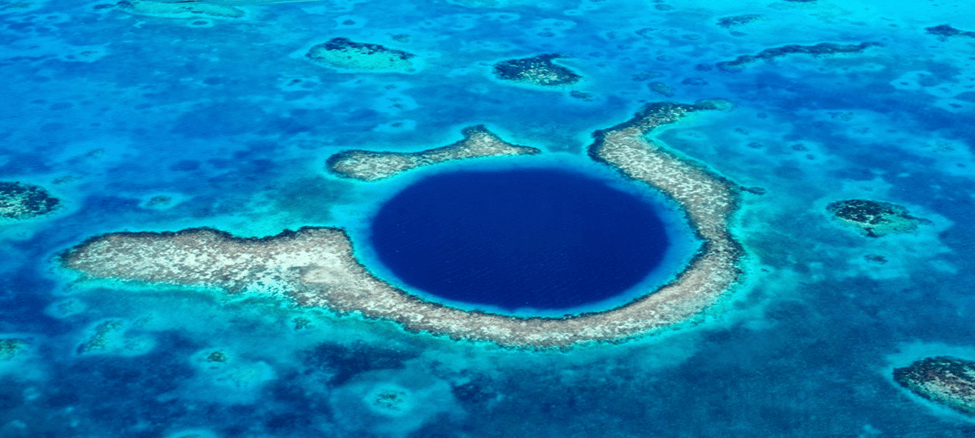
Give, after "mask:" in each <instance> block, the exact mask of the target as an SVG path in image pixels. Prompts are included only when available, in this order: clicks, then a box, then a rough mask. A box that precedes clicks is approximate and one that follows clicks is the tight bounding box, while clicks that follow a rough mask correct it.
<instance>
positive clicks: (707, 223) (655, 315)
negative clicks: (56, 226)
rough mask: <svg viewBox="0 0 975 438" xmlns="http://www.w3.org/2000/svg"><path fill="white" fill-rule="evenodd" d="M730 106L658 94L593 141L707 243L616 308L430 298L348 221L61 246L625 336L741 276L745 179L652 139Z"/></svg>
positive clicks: (507, 327) (122, 271)
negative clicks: (518, 311) (569, 310)
mask: <svg viewBox="0 0 975 438" xmlns="http://www.w3.org/2000/svg"><path fill="white" fill-rule="evenodd" d="M725 105H726V104H725V103H724V102H721V101H701V102H698V103H696V104H693V105H685V104H675V103H656V104H651V105H649V106H648V107H646V108H644V109H643V110H642V111H641V112H640V113H638V114H637V115H636V117H634V118H633V119H631V120H630V121H628V122H625V123H623V124H620V125H617V126H614V127H612V128H610V129H606V130H602V131H597V132H596V133H595V134H594V137H595V141H594V142H593V144H592V145H591V146H590V148H589V156H590V157H591V158H592V159H594V160H596V161H598V162H601V163H604V164H606V165H609V166H612V167H613V168H615V169H616V170H618V171H619V172H620V173H621V174H622V175H623V176H624V177H626V178H629V179H631V180H634V181H637V182H641V183H645V184H648V185H649V186H651V187H653V188H656V189H657V190H660V191H661V192H663V193H664V194H666V195H667V196H669V197H670V198H672V199H673V200H674V201H676V202H677V203H679V204H680V205H681V206H682V207H683V208H684V210H685V211H686V213H687V217H688V219H689V222H690V226H691V228H692V229H693V230H694V232H695V233H696V234H697V235H698V237H699V238H700V239H701V240H702V242H703V243H702V246H701V249H700V250H699V251H698V252H697V254H696V255H695V256H694V258H693V259H692V260H691V262H690V263H689V264H688V265H687V266H686V268H685V269H684V270H683V271H682V272H680V273H679V274H678V275H677V276H676V278H675V279H674V280H673V281H672V282H670V283H669V284H666V285H664V286H662V287H660V288H658V289H657V290H655V291H650V292H648V293H647V294H645V295H643V296H642V297H640V298H638V299H635V300H634V301H631V302H629V303H628V304H625V305H622V306H620V307H617V308H614V309H610V310H607V311H602V312H594V313H585V314H579V315H571V316H563V317H519V316H506V315H498V314H492V313H485V312H479V311H465V310H460V309H456V308H453V307H447V306H444V305H440V304H437V303H432V302H429V301H424V300H421V299H419V298H416V297H414V296H412V295H410V294H408V293H406V292H405V291H402V290H400V289H397V288H395V287H393V286H391V285H389V284H388V283H386V282H383V281H381V280H379V279H378V278H376V277H375V276H374V275H372V273H370V272H369V271H368V270H367V269H366V268H365V267H364V266H362V265H361V264H360V263H359V262H358V261H357V260H356V258H355V256H354V253H353V248H352V242H351V240H350V239H349V237H348V236H347V235H346V233H345V231H344V230H341V229H337V228H323V227H318V228H311V227H308V228H302V229H300V230H298V231H285V232H284V233H282V234H279V235H277V236H272V237H265V238H260V239H254V238H250V239H248V238H237V237H234V236H231V235H229V234H227V233H224V232H221V231H216V230H212V229H206V228H199V229H189V230H183V231H179V232H175V233H112V234H107V235H103V236H98V237H94V238H91V239H89V240H88V241H86V242H84V243H82V244H80V245H78V246H77V247H75V248H73V249H70V250H68V251H66V252H64V253H63V254H62V255H61V257H60V260H61V262H62V264H63V265H64V266H65V267H67V268H69V269H73V270H76V271H80V272H81V273H83V274H84V275H86V276H87V277H89V278H96V279H114V280H123V281H134V282H142V283H144V282H148V283H157V284H173V285H182V286H193V287H204V288H210V289H221V290H225V291H228V292H230V293H241V292H252V293H262V294H267V295H277V296H281V297H283V298H287V299H290V300H292V301H293V302H295V303H297V304H298V305H300V306H307V307H322V308H326V309H330V310H332V311H334V312H337V313H339V314H349V313H358V314H360V315H362V316H364V317H366V318H372V319H384V320H390V321H395V322H397V323H399V324H400V325H402V326H403V327H404V328H405V329H407V330H409V331H412V332H429V333H432V334H435V335H443V336H448V337H450V338H452V339H457V340H468V341H483V342H491V343H495V344H498V345H501V346H504V347H511V348H528V349H551V348H561V349H565V348H570V347H573V346H576V345H579V344H585V343H592V342H600V341H602V342H617V341H622V340H625V339H628V338H632V337H634V336H638V335H641V334H645V333H648V332H651V331H654V330H658V329H661V328H664V327H669V326H673V325H674V324H677V323H680V322H683V321H686V320H688V319H690V318H693V317H694V316H696V315H699V314H701V312H702V311H704V310H705V309H707V308H708V307H710V306H711V305H713V304H714V303H716V302H717V301H718V300H720V299H721V298H722V297H723V296H725V295H726V293H727V292H728V291H730V290H731V289H732V288H733V287H734V286H735V285H736V284H737V283H739V282H740V281H741V278H742V270H741V268H740V267H741V263H742V258H743V256H744V252H743V250H742V247H741V245H740V244H739V243H738V242H737V241H736V240H735V239H734V237H733V236H732V234H731V232H730V219H731V216H732V215H733V213H734V212H735V211H736V210H737V208H738V194H739V191H738V188H737V187H738V186H736V185H734V184H733V183H731V181H728V180H727V179H725V178H723V177H721V176H718V175H715V174H713V173H711V172H710V171H708V170H706V169H704V168H703V167H702V166H700V165H696V164H694V163H691V162H689V161H687V160H686V159H683V158H681V157H678V156H676V155H675V154H673V153H671V152H669V151H667V150H665V149H663V148H661V147H659V146H657V145H655V144H653V143H652V142H651V141H649V140H648V139H647V138H646V135H647V134H648V133H649V132H650V131H651V130H653V129H654V128H655V127H657V126H660V125H663V124H668V123H674V122H676V121H677V120H679V119H681V118H682V117H684V116H685V115H686V114H688V113H691V112H696V111H702V110H714V109H721V108H722V107H724V106H725ZM475 134H476V135H474V136H473V137H478V136H480V137H481V138H480V140H478V141H480V142H481V143H483V142H484V141H486V140H485V138H483V137H484V135H486V134H483V133H475ZM482 134H483V135H482ZM462 143H463V142H461V144H458V145H454V146H452V148H455V150H456V151H458V154H459V155H458V156H459V157H460V158H467V157H469V153H468V152H469V151H467V152H465V150H464V145H463V144H462ZM438 151H439V152H443V151H444V149H443V148H441V149H438ZM439 152H438V153H439ZM380 158H382V159H385V160H388V159H390V157H380ZM400 158H401V157H400ZM414 158H415V157H414ZM397 159H398V158H397ZM424 161H426V160H424ZM363 179H368V178H363Z"/></svg>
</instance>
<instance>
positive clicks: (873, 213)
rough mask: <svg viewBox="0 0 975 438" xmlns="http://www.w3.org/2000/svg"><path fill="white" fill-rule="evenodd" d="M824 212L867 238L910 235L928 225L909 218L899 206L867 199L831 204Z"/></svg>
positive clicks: (924, 220) (925, 221) (905, 210)
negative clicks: (900, 234)
mask: <svg viewBox="0 0 975 438" xmlns="http://www.w3.org/2000/svg"><path fill="white" fill-rule="evenodd" d="M826 210H827V211H828V212H829V213H831V214H832V215H833V217H835V218H836V219H837V220H838V221H839V222H840V223H842V224H845V225H848V226H851V227H853V228H856V229H858V230H860V231H862V232H863V233H864V234H865V235H867V236H869V237H881V236H885V235H888V234H895V233H910V232H913V231H915V230H917V228H918V226H920V225H922V224H927V223H930V221H928V220H927V219H922V218H917V217H914V216H911V215H910V214H909V213H908V211H907V209H906V208H904V207H902V206H900V205H897V204H891V203H889V202H880V201H871V200H867V199H849V200H845V201H836V202H832V203H830V204H829V205H827V206H826Z"/></svg>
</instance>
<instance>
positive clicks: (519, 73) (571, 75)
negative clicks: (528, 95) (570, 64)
mask: <svg viewBox="0 0 975 438" xmlns="http://www.w3.org/2000/svg"><path fill="white" fill-rule="evenodd" d="M562 57H563V56H562V55H558V54H545V55H538V56H532V57H530V58H521V59H510V60H507V61H501V62H499V63H497V64H495V65H494V76H495V77H497V78H498V79H501V80H505V81H512V82H520V83H525V84H529V85H539V86H545V87H551V86H556V85H569V84H574V83H576V82H578V81H579V80H580V79H582V76H580V75H578V74H576V72H574V71H572V70H570V69H568V68H566V67H563V66H561V65H558V64H556V63H554V62H552V61H553V60H555V59H558V58H562Z"/></svg>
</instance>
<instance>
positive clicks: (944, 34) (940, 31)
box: [924, 24, 975, 40]
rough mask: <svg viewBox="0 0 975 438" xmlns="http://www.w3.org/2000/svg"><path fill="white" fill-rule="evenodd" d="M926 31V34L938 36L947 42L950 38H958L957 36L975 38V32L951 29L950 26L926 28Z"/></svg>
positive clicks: (941, 25) (942, 25)
mask: <svg viewBox="0 0 975 438" xmlns="http://www.w3.org/2000/svg"><path fill="white" fill-rule="evenodd" d="M924 30H925V32H927V33H929V34H931V35H937V36H938V37H939V38H940V39H942V40H946V39H948V38H951V37H956V36H963V37H970V38H975V32H972V31H967V30H961V29H955V28H954V27H951V25H949V24H940V25H937V26H932V27H926V28H924Z"/></svg>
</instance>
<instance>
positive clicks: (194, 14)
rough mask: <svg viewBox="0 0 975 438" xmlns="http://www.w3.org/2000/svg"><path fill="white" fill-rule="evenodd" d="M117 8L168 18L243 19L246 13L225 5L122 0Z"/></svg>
mask: <svg viewBox="0 0 975 438" xmlns="http://www.w3.org/2000/svg"><path fill="white" fill-rule="evenodd" d="M115 8H116V9H118V10H120V11H125V12H128V13H130V14H135V15H148V16H152V17H167V18H200V17H207V18H242V17H244V16H245V15H246V14H245V13H244V11H242V10H240V9H237V8H235V7H233V6H229V5H224V4H211V3H203V2H190V3H186V2H180V3H173V2H158V1H157V2H154V1H146V0H122V1H120V2H118V3H116V4H115Z"/></svg>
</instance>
